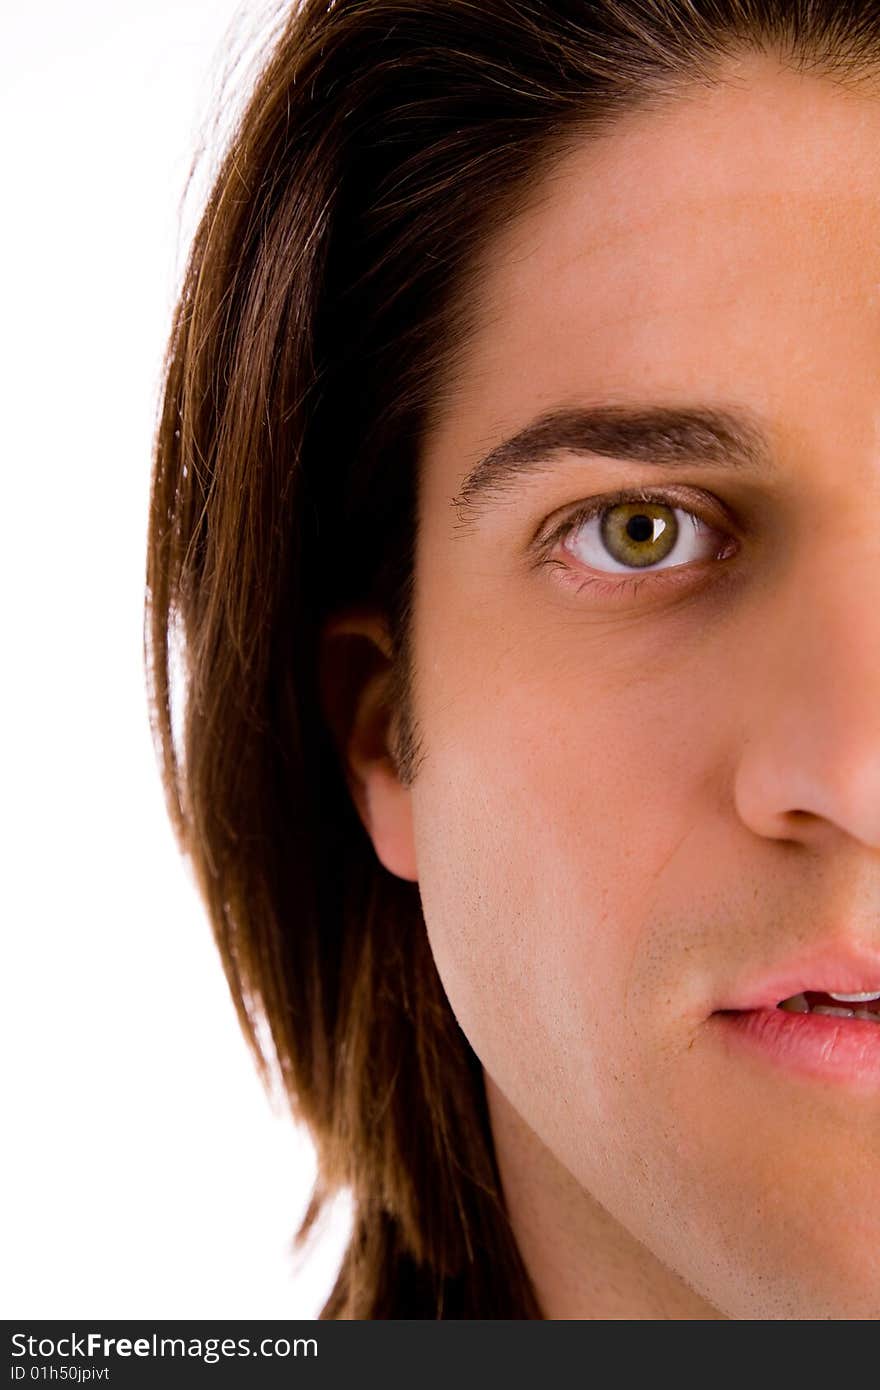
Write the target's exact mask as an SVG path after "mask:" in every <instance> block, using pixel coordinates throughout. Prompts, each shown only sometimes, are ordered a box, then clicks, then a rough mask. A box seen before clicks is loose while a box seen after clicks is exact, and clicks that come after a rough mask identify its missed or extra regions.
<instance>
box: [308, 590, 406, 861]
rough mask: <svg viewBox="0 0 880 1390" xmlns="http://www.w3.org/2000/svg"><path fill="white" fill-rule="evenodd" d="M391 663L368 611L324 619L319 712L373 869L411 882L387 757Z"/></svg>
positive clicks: (380, 619) (392, 726) (384, 632)
mask: <svg viewBox="0 0 880 1390" xmlns="http://www.w3.org/2000/svg"><path fill="white" fill-rule="evenodd" d="M391 655H392V646H391V638H390V634H389V632H388V627H387V622H386V620H385V618H384V616H383V615H382V614H381V613H379V612H377V611H376V610H374V609H349V610H346V611H345V612H344V613H339V614H336V615H334V616H333V617H332V618H329V619H328V620H327V622H326V623H325V625H324V628H323V629H322V631H321V637H320V655H319V666H320V690H321V704H322V707H323V711H324V717H325V718H326V720H327V723H328V725H329V727H330V731H331V733H332V734H333V738H334V741H335V743H336V747H337V749H338V751H339V756H340V760H341V762H342V767H343V771H344V774H345V778H346V781H347V783H348V788H349V791H350V792H351V796H352V800H353V801H354V804H355V806H356V807H357V810H358V814H359V815H360V818H361V820H362V821H363V823H364V827H365V829H366V831H367V834H368V835H369V837H370V839H371V840H372V842H373V848H374V849H375V851H376V855H377V857H378V859H379V861H380V862H381V863H382V864H384V866H385V868H386V869H388V870H389V871H390V872H391V873H393V874H396V875H397V876H398V878H405V879H410V880H411V881H413V882H416V881H417V880H418V872H417V870H416V855H415V840H414V836H413V826H412V807H411V797H410V792H409V788H408V787H404V786H403V785H402V784H401V782H400V780H399V778H398V776H397V767H396V764H395V761H394V756H393V749H394V746H395V742H394V739H395V734H396V729H397V711H396V710H394V709H392V708H391V702H390V689H391V669H392V666H391Z"/></svg>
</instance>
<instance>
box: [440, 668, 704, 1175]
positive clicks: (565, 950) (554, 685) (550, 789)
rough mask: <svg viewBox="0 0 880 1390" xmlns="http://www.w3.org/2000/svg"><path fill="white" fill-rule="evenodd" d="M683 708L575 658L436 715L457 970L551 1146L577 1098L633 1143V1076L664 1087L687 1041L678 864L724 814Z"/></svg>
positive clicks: (510, 1089) (443, 923)
mask: <svg viewBox="0 0 880 1390" xmlns="http://www.w3.org/2000/svg"><path fill="white" fill-rule="evenodd" d="M543 669H545V670H546V669H547V668H546V667H544V668H543ZM676 690H678V686H676ZM694 698H699V697H698V696H695V697H694ZM675 703H676V702H675V700H673V702H672V706H671V707H670V702H669V699H668V698H666V699H664V698H663V697H662V696H661V697H660V698H657V691H656V689H655V690H654V697H653V698H648V694H647V691H646V690H645V688H644V687H641V688H640V687H639V685H638V683H637V682H634V681H632V680H631V679H630V680H629V681H621V680H619V679H609V680H608V681H607V683H606V684H605V685H604V686H603V684H602V683H601V682H599V681H598V680H596V679H595V677H594V679H593V681H592V683H591V684H588V683H585V681H584V678H583V673H578V672H574V671H572V670H569V671H567V672H565V673H564V674H562V673H561V672H560V668H559V665H558V664H557V665H556V667H555V675H553V676H547V675H544V676H542V677H540V678H538V677H536V676H535V674H534V672H531V673H530V672H527V671H521V670H513V669H511V668H510V667H509V666H508V668H507V669H506V670H505V671H504V672H503V674H502V673H500V672H499V671H498V669H497V668H496V675H495V679H494V681H493V680H490V679H489V678H488V677H486V678H485V679H482V680H477V679H474V680H473V693H472V694H471V696H470V698H468V697H466V696H465V695H463V694H457V695H456V694H455V693H453V692H450V691H448V690H447V691H444V690H442V689H440V688H439V686H437V685H435V686H434V688H433V690H432V691H431V692H430V693H429V694H428V695H427V696H426V698H425V699H424V701H423V727H424V732H425V741H426V746H427V753H428V756H427V758H426V761H425V764H424V767H423V771H422V773H421V775H420V777H419V779H417V783H416V785H415V787H414V789H413V813H414V822H415V834H416V846H417V858H418V868H419V884H420V893H421V897H422V903H423V909H424V915H425V920H426V923H427V928H428V933H429V937H430V940H431V945H432V949H433V952H434V956H435V959H436V962H437V967H438V970H439V973H440V976H441V979H442V981H443V984H444V988H445V989H446V992H447V995H448V997H449V1000H450V1003H451V1005H452V1007H453V1010H454V1011H455V1014H456V1017H457V1018H458V1021H459V1024H460V1025H461V1027H462V1030H463V1031H464V1033H465V1035H466V1036H467V1037H468V1039H469V1041H470V1043H471V1045H472V1047H473V1048H474V1051H475V1052H476V1053H477V1055H478V1056H479V1057H480V1059H481V1061H482V1062H483V1064H484V1066H485V1067H486V1068H487V1070H488V1071H489V1072H490V1073H491V1075H492V1076H493V1078H494V1079H495V1080H496V1082H497V1083H498V1085H499V1086H500V1087H501V1089H502V1090H503V1091H504V1092H505V1094H506V1095H507V1096H508V1098H509V1099H511V1100H512V1101H514V1103H515V1104H518V1107H519V1108H520V1109H521V1113H523V1114H524V1115H525V1116H526V1117H527V1118H529V1119H530V1122H531V1123H532V1124H533V1126H534V1127H535V1128H536V1129H537V1130H538V1132H539V1133H541V1135H542V1137H543V1138H544V1140H545V1142H547V1143H549V1144H550V1145H551V1147H557V1145H561V1146H562V1149H564V1148H566V1147H567V1142H570V1136H568V1139H567V1137H566V1135H565V1133H564V1132H563V1130H562V1128H561V1127H562V1126H563V1124H564V1121H565V1116H566V1113H567V1111H566V1107H558V1108H557V1107H556V1105H555V1103H554V1100H553V1097H560V1096H563V1097H565V1096H568V1097H572V1096H573V1095H574V1094H575V1093H576V1094H577V1095H578V1097H579V1100H578V1102H577V1104H578V1106H579V1107H580V1108H581V1109H582V1110H583V1113H584V1114H589V1115H590V1116H591V1117H592V1119H593V1120H594V1121H595V1120H597V1119H598V1120H599V1121H603V1120H604V1121H607V1122H608V1124H609V1125H610V1124H612V1123H613V1124H614V1125H615V1126H616V1127H617V1132H618V1133H619V1125H620V1119H621V1115H620V1113H618V1112H621V1111H623V1110H626V1109H627V1108H629V1107H630V1106H631V1105H632V1102H633V1089H634V1082H633V1081H632V1080H631V1081H630V1082H629V1085H628V1088H623V1089H622V1088H621V1084H620V1082H621V1077H622V1076H623V1075H624V1074H625V1075H627V1076H629V1077H630V1078H635V1077H638V1076H644V1075H645V1066H646V1059H647V1058H649V1057H650V1058H654V1059H656V1056H657V1049H658V1047H662V1045H663V1041H664V1029H668V1030H670V1031H671V1033H672V1035H673V1036H675V1033H676V1029H677V1028H679V1027H680V1020H679V1019H678V1018H677V1016H676V1015H675V1012H674V1008H673V1009H672V1010H667V1013H666V1015H665V1016H664V1013H663V1011H662V1009H661V1010H656V1009H654V1010H653V1012H652V1011H651V1007H649V1004H650V1005H651V1006H652V1005H655V1004H656V996H655V995H654V985H655V983H656V978H657V971H658V968H659V970H660V973H661V974H663V981H664V983H668V978H669V975H670V974H671V973H672V971H673V967H672V966H671V965H670V960H671V954H670V951H671V948H670V946H669V940H670V939H671V938H670V934H669V923H670V921H674V919H675V914H676V911H677V909H678V908H679V907H681V903H680V902H679V901H678V894H679V893H685V892H692V890H693V871H692V870H691V872H690V875H689V876H688V877H687V879H685V876H684V875H683V874H679V867H680V866H679V864H678V861H676V860H675V850H676V848H677V846H679V845H680V844H681V843H682V842H683V840H684V838H685V837H686V835H687V832H688V830H689V829H690V828H691V827H692V826H693V825H694V823H695V820H696V818H697V816H699V815H704V814H705V807H704V806H702V805H698V804H696V803H697V802H698V801H699V798H700V796H701V795H705V793H704V792H701V790H700V789H701V787H703V786H704V784H705V775H704V774H705V756H706V749H705V747H703V746H700V747H697V746H696V745H695V744H691V745H690V747H689V748H686V749H684V750H683V749H682V746H681V740H680V739H679V740H677V741H672V740H671V738H670V732H671V731H670V723H671V722H672V721H676V722H677V721H679V719H680V716H678V715H676V714H675V712H674V711H675ZM703 713H704V716H705V705H704V708H703ZM690 727H693V725H692V724H691V725H690ZM703 727H704V728H705V727H706V725H705V719H704V724H703ZM661 892H665V893H666V899H665V902H664V904H663V908H662V911H658V894H659V893H661ZM664 924H665V925H664ZM673 935H674V933H673ZM672 954H674V952H673V953H672ZM658 961H659V962H662V965H661V966H660V967H658V965H657V962H658ZM664 972H665V973H664ZM633 1019H635V1021H636V1026H635V1027H633ZM654 1065H656V1061H655V1062H654ZM545 1107H546V1109H545ZM568 1123H569V1124H570V1123H571V1116H570V1114H569V1116H568ZM591 1128H592V1129H593V1130H594V1131H595V1128H596V1127H595V1124H593V1125H592V1126H591ZM557 1151H561V1150H560V1149H559V1148H557Z"/></svg>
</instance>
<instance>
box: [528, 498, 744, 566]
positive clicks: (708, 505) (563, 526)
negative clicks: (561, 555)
mask: <svg viewBox="0 0 880 1390" xmlns="http://www.w3.org/2000/svg"><path fill="white" fill-rule="evenodd" d="M625 502H656V503H660V504H662V505H664V506H665V505H670V506H674V507H677V508H678V509H679V510H681V511H686V512H690V513H692V514H693V515H694V516H697V517H699V519H700V520H701V521H702V522H703V523H704V524H705V525H709V526H714V527H716V529H718V530H721V529H723V528H724V527H730V528H731V530H733V531H735V530H736V529H737V527H736V525H735V520H734V517H733V515H732V513H731V512H730V509H729V508H728V507H727V506H726V504H725V503H723V502H722V501H721V499H720V498H718V497H714V496H713V495H712V494H709V493H705V492H701V491H699V490H695V489H690V488H687V487H684V486H680V485H679V486H677V485H675V484H671V485H669V486H667V487H662V486H655V487H621V488H615V489H614V490H613V491H611V492H601V493H596V494H595V495H594V496H592V497H584V498H582V499H581V500H580V501H579V502H574V503H571V504H570V505H569V506H567V507H565V508H564V509H562V510H563V513H564V514H563V515H562V516H560V515H559V512H558V511H557V512H554V513H552V514H551V516H549V517H546V518H545V519H544V521H542V522H541V524H540V526H539V527H538V528H537V531H536V533H535V535H534V537H533V539H532V542H531V545H530V547H529V548H530V549H533V548H535V549H539V550H542V551H543V550H545V549H546V548H547V547H548V546H550V545H552V544H556V542H557V541H559V540H561V539H562V537H563V536H564V535H565V534H566V533H567V531H568V530H569V529H574V528H575V527H576V526H578V525H579V524H582V523H583V522H585V521H587V520H589V519H590V518H591V517H592V516H594V515H596V514H597V513H599V512H602V511H604V510H610V509H611V508H612V507H615V506H618V505H622V504H623V503H625ZM701 508H702V510H701ZM704 512H710V513H714V515H715V518H716V519H715V520H712V521H707V519H706V517H705V515H704Z"/></svg>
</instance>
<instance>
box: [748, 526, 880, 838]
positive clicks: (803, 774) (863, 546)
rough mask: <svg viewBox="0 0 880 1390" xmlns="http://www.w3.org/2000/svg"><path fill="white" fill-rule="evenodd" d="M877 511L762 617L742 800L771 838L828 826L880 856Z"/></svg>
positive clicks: (841, 533)
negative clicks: (879, 853) (818, 824)
mask: <svg viewBox="0 0 880 1390" xmlns="http://www.w3.org/2000/svg"><path fill="white" fill-rule="evenodd" d="M871 511H872V506H871V505H870V504H868V505H866V508H865V511H864V514H856V513H854V512H850V514H849V516H847V517H846V518H845V520H844V521H843V522H842V523H841V524H840V525H839V526H836V527H835V526H834V525H832V526H831V527H830V530H829V534H828V535H826V537H825V538H824V540H822V541H818V542H816V544H815V547H814V548H812V549H811V544H810V543H809V540H808V541H807V543H806V544H805V546H804V552H805V553H804V555H802V556H800V557H799V559H798V561H797V563H796V564H794V565H793V566H792V569H791V572H790V573H789V574H788V575H787V576H786V579H785V581H784V582H783V584H782V585H781V587H779V588H777V589H776V590H775V591H774V593H773V594H772V596H771V597H770V598H769V599H768V602H767V604H766V605H765V606H764V608H763V619H762V618H761V617H759V618H757V620H756V622H757V624H758V626H757V628H756V635H755V645H754V648H753V652H752V655H753V658H754V664H753V665H752V667H751V674H750V678H749V679H750V683H751V695H752V698H751V700H750V701H749V710H750V714H749V727H748V730H747V732H746V744H745V748H744V751H743V756H742V758H741V760H740V764H739V767H738V772H737V779H736V797H737V803H738V808H739V812H740V815H741V817H742V818H743V820H744V821H746V823H748V824H751V826H752V828H753V829H755V830H757V831H759V832H760V833H762V834H769V835H771V836H774V837H780V838H798V837H799V836H801V835H803V834H804V826H805V824H806V825H808V826H809V827H810V830H809V833H810V834H813V835H814V834H816V833H817V818H820V819H821V821H822V822H823V824H824V826H825V828H826V829H827V828H828V827H830V826H834V827H836V828H837V830H838V831H843V832H845V833H846V834H847V835H849V836H852V837H853V838H855V839H856V840H859V841H860V842H862V843H864V844H867V845H870V846H872V847H875V848H877V850H878V851H880V527H878V525H877V524H876V522H874V521H872V518H871ZM809 555H812V557H813V564H812V565H811V564H810V562H809V559H808V558H807V557H808V556H809ZM762 621H763V631H762V630H761V626H760V624H761V623H762ZM795 813H801V814H800V815H797V814H795ZM803 813H809V821H807V822H806V823H805V822H804V819H803Z"/></svg>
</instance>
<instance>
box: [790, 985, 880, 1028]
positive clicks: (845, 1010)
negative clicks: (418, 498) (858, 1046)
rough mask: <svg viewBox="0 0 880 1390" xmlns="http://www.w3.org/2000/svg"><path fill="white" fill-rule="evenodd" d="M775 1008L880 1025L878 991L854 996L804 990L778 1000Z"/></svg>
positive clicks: (879, 991)
mask: <svg viewBox="0 0 880 1390" xmlns="http://www.w3.org/2000/svg"><path fill="white" fill-rule="evenodd" d="M776 1007H777V1009H783V1010H784V1011H785V1012H786V1013H792V1014H823V1015H824V1016H825V1017H826V1018H856V1019H859V1021H860V1022H862V1023H880V990H878V991H877V993H872V992H871V991H870V990H866V991H861V992H857V993H855V994H832V993H831V991H830V990H829V991H825V990H806V991H804V992H802V993H800V994H792V995H789V997H788V998H787V999H782V1000H780V1002H779V1003H778V1004H777V1005H776Z"/></svg>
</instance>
